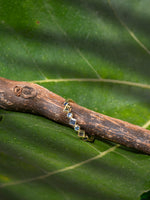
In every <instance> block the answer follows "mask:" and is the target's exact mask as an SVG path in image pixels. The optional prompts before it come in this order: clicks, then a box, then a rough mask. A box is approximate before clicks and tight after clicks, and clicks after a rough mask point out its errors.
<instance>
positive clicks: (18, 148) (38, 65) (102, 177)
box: [0, 0, 150, 200]
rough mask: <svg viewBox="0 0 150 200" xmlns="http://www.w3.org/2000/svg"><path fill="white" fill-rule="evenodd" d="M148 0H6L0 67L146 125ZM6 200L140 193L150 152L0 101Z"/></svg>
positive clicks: (149, 183) (1, 182) (131, 198)
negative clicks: (89, 137)
mask: <svg viewBox="0 0 150 200" xmlns="http://www.w3.org/2000/svg"><path fill="white" fill-rule="evenodd" d="M149 7H150V3H149V1H148V0H144V1H138V0H134V1H129V0H123V1H122V0H119V1H118V0H108V1H106V0H101V1H98V0H87V1H83V0H76V1H69V0H63V1H60V0H57V1H55V0H51V1H48V0H45V1H44V0H43V1H42V0H39V1H34V0H25V1H19V0H13V1H12V0H9V1H8V0H1V1H0V49H1V52H0V76H1V77H5V78H9V79H13V80H20V81H31V82H35V83H39V84H40V85H42V86H44V87H46V88H48V89H49V90H51V91H53V92H55V93H57V94H59V95H61V96H63V97H64V98H66V99H68V98H71V99H73V100H74V101H75V102H77V103H78V104H80V105H82V106H84V107H87V108H89V109H92V110H94V111H97V112H100V113H103V114H106V115H109V116H111V117H115V118H119V119H122V120H125V121H128V122H130V123H133V124H137V125H139V126H144V127H145V128H148V126H149V124H150V121H149V120H150V110H149V108H150V103H149V102H150V91H149V90H150V79H149V75H150V68H149V65H150V50H149V49H150V40H149V35H150V26H149V19H150V12H149ZM0 163H1V164H0V195H1V199H3V200H7V199H8V200H10V199H11V200H17V199H19V200H20V199H24V200H30V199H37V200H43V199H44V200H49V199H56V200H57V199H71V200H76V199H78V200H80V199H81V200H83V199H86V200H92V199H103V200H108V199H109V200H120V199H121V200H135V199H136V200H137V199H140V196H141V194H142V193H144V192H146V191H148V190H149V189H150V179H149V174H150V168H149V163H150V157H149V155H145V154H142V153H141V152H137V151H133V150H131V149H127V148H125V147H122V146H118V145H116V144H113V143H110V142H108V141H101V140H96V141H95V143H94V144H89V143H85V142H83V141H82V140H79V138H78V137H77V136H76V134H75V133H74V131H73V130H72V129H71V128H68V127H65V126H63V125H60V124H58V123H55V122H52V121H50V120H48V119H45V118H43V117H41V116H35V115H31V114H26V113H15V112H8V111H4V110H2V109H1V110H0Z"/></svg>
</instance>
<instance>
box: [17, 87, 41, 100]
mask: <svg viewBox="0 0 150 200" xmlns="http://www.w3.org/2000/svg"><path fill="white" fill-rule="evenodd" d="M14 93H15V95H16V96H17V97H22V98H24V99H28V98H33V97H35V96H36V95H37V92H36V90H35V89H34V88H32V87H29V86H24V87H21V86H15V88H14Z"/></svg>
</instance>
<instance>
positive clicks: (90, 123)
mask: <svg viewBox="0 0 150 200" xmlns="http://www.w3.org/2000/svg"><path fill="white" fill-rule="evenodd" d="M64 102H65V99H64V98H62V97H61V96H59V95H56V94H54V93H53V92H50V91H49V90H47V89H45V88H44V87H41V86H39V85H37V84H33V83H28V82H19V81H11V80H8V79H5V78H0V108H3V109H6V110H12V111H19V112H29V113H34V114H37V115H42V116H44V117H47V118H49V119H51V120H54V121H56V122H59V123H62V124H66V125H69V119H68V118H67V116H66V113H64V112H63V109H64ZM69 104H70V106H71V108H72V113H73V116H74V118H75V119H77V123H78V124H79V125H80V127H81V128H82V129H84V130H85V131H86V133H87V134H88V135H94V136H95V137H96V138H104V139H107V140H110V141H113V142H115V143H119V144H122V145H125V146H127V147H131V148H135V149H137V150H140V151H142V152H144V153H147V154H150V131H149V130H146V129H144V128H141V127H139V126H136V125H133V124H130V123H128V122H125V121H122V120H119V119H115V118H112V117H109V116H106V115H103V114H100V113H97V112H94V111H92V110H89V109H87V108H84V107H81V106H79V105H78V104H76V103H75V102H70V103H69Z"/></svg>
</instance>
